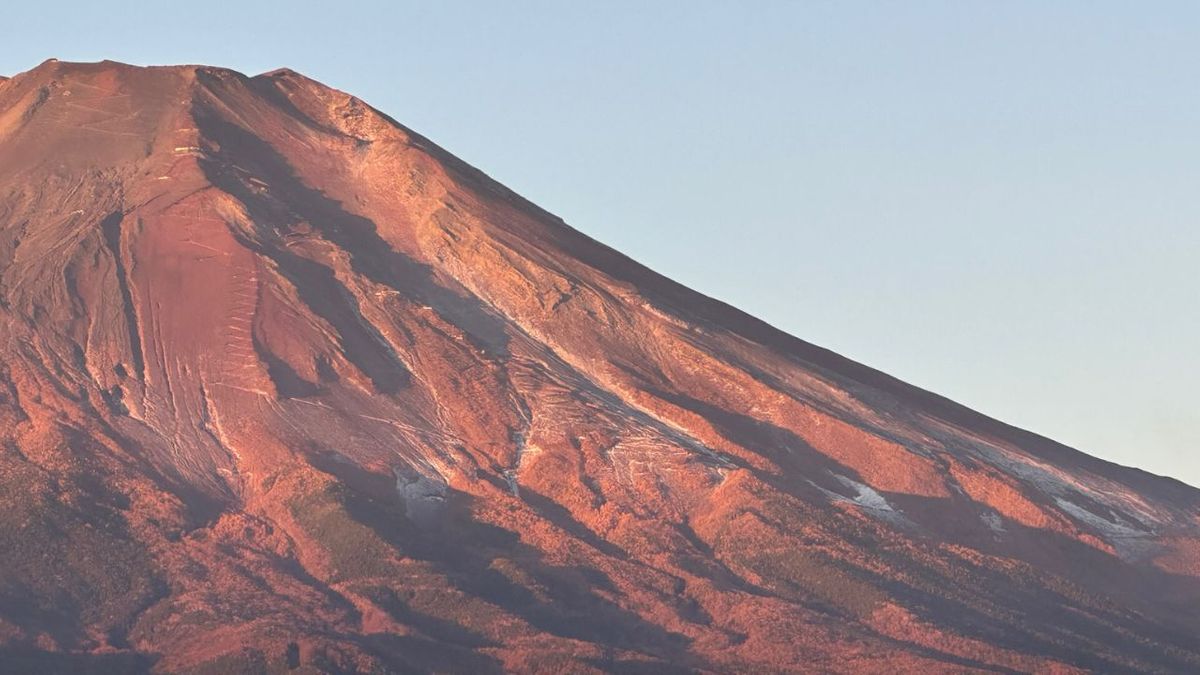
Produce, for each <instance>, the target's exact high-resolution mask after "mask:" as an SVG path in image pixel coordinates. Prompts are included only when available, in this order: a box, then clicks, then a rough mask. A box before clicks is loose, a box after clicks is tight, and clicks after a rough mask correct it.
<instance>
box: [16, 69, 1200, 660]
mask: <svg viewBox="0 0 1200 675" xmlns="http://www.w3.org/2000/svg"><path fill="white" fill-rule="evenodd" d="M880 339H886V336H880ZM1098 367H1102V365H1098ZM1037 377H1038V375H1037V374H1036V373H1031V374H1030V381H1031V383H1032V384H1035V383H1036V379H1037ZM1032 384H1031V386H1032ZM1014 395H1019V393H1016V392H1015V393H1014ZM1111 414H1120V411H1111ZM1197 635H1200V491H1198V490H1196V489H1194V488H1192V487H1189V486H1187V485H1184V484H1183V483H1180V482H1177V481H1174V480H1171V479H1168V478H1161V477H1158V476H1154V475H1150V474H1148V473H1145V472H1142V471H1139V470H1136V469H1131V468H1125V467H1121V466H1117V465H1114V464H1110V463H1108V462H1104V461H1101V460H1099V459H1096V458H1093V457H1090V456H1088V455H1085V454H1083V453H1081V452H1078V451H1076V450H1073V449H1071V448H1068V447H1065V446H1063V445H1060V444H1058V443H1055V442H1053V441H1051V440H1048V439H1046V438H1042V437H1040V436H1037V435H1035V434H1032V433H1029V432H1026V431H1021V430H1019V429H1016V428H1013V427H1010V426H1007V425H1005V424H1002V423H1000V422H998V421H996V420H993V419H990V418H988V417H986V416H984V415H981V414H979V413H976V412H973V411H971V410H968V409H966V408H964V407H962V406H960V405H957V404H955V403H953V402H951V401H949V400H946V399H944V398H941V397H939V396H937V395H934V394H932V393H929V392H926V391H923V390H921V389H918V388H916V387H913V386H910V385H908V384H905V383H903V382H900V381H898V380H896V379H894V378H891V377H889V376H887V375H885V374H883V373H880V372H878V371H875V370H873V369H871V368H868V367H866V366H863V365H860V364H858V363H855V362H853V361H850V360H847V359H845V358H842V357H840V356H838V355H836V354H834V353H831V352H829V351H826V350H824V349H821V348H819V347H816V346H813V345H811V344H808V343H806V342H803V341H801V340H799V339H797V338H795V337H792V336H790V335H787V334H785V333H783V332H781V331H779V330H776V329H774V328H772V327H771V326H769V325H767V324H765V323H763V322H762V321H759V320H757V319H755V318H753V317H750V316H748V315H746V314H744V313H742V312H740V311H738V310H736V309H734V308H732V307H729V306H727V305H724V304H722V303H720V302H717V301H715V300H712V299H710V298H707V297H705V296H703V295H701V294H699V293H696V292H694V291H691V290H689V289H687V288H684V287H682V286H680V285H679V284H676V283H674V282H672V281H670V280H669V279H666V278H664V277H662V276H660V275H658V274H656V273H654V272H653V271H651V270H649V269H647V268H645V267H643V266H642V265H639V264H638V263H636V262H634V261H633V260H631V259H629V258H627V257H625V256H623V255H622V254H620V253H618V252H616V251H614V250H612V249H610V248H607V247H606V246H604V245H602V244H600V243H598V242H596V241H594V240H592V239H590V238H588V237H587V236H585V235H583V234H581V233H579V232H577V231H575V230H573V229H571V228H569V227H568V226H567V225H565V224H564V223H563V222H562V221H561V220H560V219H558V218H556V217H555V216H552V215H551V214H549V213H547V212H545V211H543V210H541V209H539V208H538V207H537V206H535V205H533V204H531V203H530V202H528V201H526V200H524V199H522V198H521V197H520V196H518V195H516V194H514V193H513V192H511V191H509V190H507V189H506V188H504V187H503V186H501V185H499V184H498V183H496V182H495V181H493V180H492V179H490V178H488V177H487V176H485V175H484V174H482V173H481V172H479V171H477V170H476V169H474V168H472V167H471V166H469V165H467V164H466V163H464V162H462V161H460V160H458V159H456V158H455V157H453V156H451V155H450V154H449V153H447V152H446V151H444V150H442V149H441V148H439V147H438V146H436V145H434V144H433V143H431V142H430V141H428V140H426V139H425V138H423V137H421V136H420V135H418V134H416V133H414V132H413V131H410V130H409V129H407V128H405V127H404V126H402V125H401V124H399V123H397V122H396V121H394V120H392V119H391V118H389V117H388V116H386V115H384V114H382V113H380V112H379V111H377V110H375V109H373V108H371V107H370V106H368V105H366V104H365V103H363V102H362V101H360V100H359V99H357V98H355V97H353V96H350V95H347V94H344V93H341V92H339V91H336V90H333V89H331V88H328V87H326V86H324V85H321V84H319V83H317V82H315V81H313V80H310V79H308V78H306V77H304V76H302V75H299V74H297V73H295V72H292V71H289V70H280V71H275V72H270V73H266V74H263V75H258V76H255V77H247V76H245V75H242V74H239V73H237V72H234V71H230V70H225V69H221V68H212V67H202V66H200V67H198V66H177V67H151V68H142V67H134V66H128V65H122V64H117V63H112V62H103V63H98V64H73V63H64V62H59V61H53V60H52V61H48V62H46V63H44V64H42V65H40V66H38V67H37V68H35V69H33V70H31V71H28V72H25V73H22V74H19V75H16V76H13V77H11V78H8V79H0V670H3V671H5V672H39V673H52V672H64V673H65V672H70V673H76V672H102V673H124V672H130V673H141V672H164V673H166V672H169V673H239V672H246V673H257V672H297V673H317V672H364V673H391V672H431V671H433V672H464V673H467V672H469V673H488V672H555V673H568V672H569V673H589V672H627V673H670V672H759V673H770V672H811V671H819V672H1031V671H1037V672H1077V671H1103V672H1128V671H1147V672H1188V671H1190V672H1197V671H1200V640H1197Z"/></svg>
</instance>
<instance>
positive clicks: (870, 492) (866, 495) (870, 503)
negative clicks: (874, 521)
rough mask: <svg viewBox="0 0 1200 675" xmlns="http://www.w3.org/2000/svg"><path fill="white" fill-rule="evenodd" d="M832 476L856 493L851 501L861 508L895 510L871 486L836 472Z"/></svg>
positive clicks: (892, 511)
mask: <svg viewBox="0 0 1200 675" xmlns="http://www.w3.org/2000/svg"><path fill="white" fill-rule="evenodd" d="M833 477H834V478H836V479H837V480H838V482H839V483H841V484H842V485H845V486H846V487H848V488H850V489H851V490H854V491H855V492H856V493H857V494H856V495H855V496H854V497H852V498H851V501H853V502H854V503H855V504H858V505H859V506H861V507H863V508H867V509H875V510H876V511H888V512H891V513H895V512H896V509H894V508H892V505H891V504H889V503H888V500H886V499H884V497H883V495H881V494H879V493H878V492H876V491H875V489H874V488H872V487H871V486H869V485H864V484H863V483H860V482H858V481H856V480H854V479H852V478H847V477H845V476H843V475H840V474H836V473H835V474H833Z"/></svg>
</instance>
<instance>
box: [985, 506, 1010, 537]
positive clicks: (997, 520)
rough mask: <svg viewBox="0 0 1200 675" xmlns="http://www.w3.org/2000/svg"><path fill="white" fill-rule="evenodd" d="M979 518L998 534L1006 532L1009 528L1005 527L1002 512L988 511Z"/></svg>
mask: <svg viewBox="0 0 1200 675" xmlns="http://www.w3.org/2000/svg"><path fill="white" fill-rule="evenodd" d="M979 519H980V520H982V521H983V524H984V525H987V526H988V527H989V528H991V530H992V532H995V533H996V534H1004V533H1006V532H1007V530H1005V529H1004V519H1003V518H1001V517H1000V514H998V513H993V512H991V511H987V512H985V513H981V514H979Z"/></svg>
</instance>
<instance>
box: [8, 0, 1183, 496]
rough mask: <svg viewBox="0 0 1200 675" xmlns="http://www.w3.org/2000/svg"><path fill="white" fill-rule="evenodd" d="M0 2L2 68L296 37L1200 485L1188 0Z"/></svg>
mask: <svg viewBox="0 0 1200 675" xmlns="http://www.w3.org/2000/svg"><path fill="white" fill-rule="evenodd" d="M739 4H740V5H743V7H741V8H738V7H735V5H739ZM651 5H653V6H651ZM0 21H2V23H0V73H4V74H10V75H11V74H13V73H16V72H19V71H22V70H27V69H29V68H31V67H33V66H34V65H36V64H37V63H39V62H41V61H42V60H44V59H46V58H48V57H51V56H53V57H57V58H60V59H64V60H82V61H95V60H100V59H103V58H111V59H115V60H120V61H127V62H132V63H139V64H162V63H207V64H212V65H223V66H229V67H232V68H236V69H238V70H241V71H243V72H247V73H251V74H253V73H257V72H261V71H265V70H268V69H272V68H275V67H279V66H285V65H286V66H289V67H292V68H294V69H296V70H299V71H301V72H304V73H306V74H308V75H310V76H312V77H315V78H316V79H319V80H321V81H323V82H325V83H327V84H330V85H332V86H335V87H338V88H341V89H344V90H347V91H350V92H352V93H355V94H357V95H359V96H360V97H362V98H364V99H365V100H367V101H369V102H370V103H372V104H374V105H375V106H376V107H378V108H381V109H383V110H384V111H386V112H388V113H390V114H391V115H393V116H394V117H396V118H398V119H400V120H401V121H403V122H404V123H406V124H407V125H409V126H411V127H413V128H415V129H416V130H418V131H420V132H422V133H424V134H426V135H427V136H429V137H431V138H432V139H434V140H435V141H437V142H438V143H440V144H441V145H443V146H445V147H446V148H448V149H449V150H451V151H452V152H454V153H456V154H458V155H459V156H460V157H462V158H463V159H465V160H467V161H468V162H470V163H472V164H474V165H476V166H478V167H480V168H481V169H483V170H485V171H487V172H488V173H490V174H491V175H493V176H494V177H496V178H497V179H499V180H500V181H502V182H504V183H506V184H507V185H509V186H510V187H512V188H513V189H515V190H517V191H518V192H520V193H522V194H524V195H525V196H527V197H529V198H531V199H532V200H534V201H536V202H538V203H539V204H541V205H543V206H545V207H546V208H548V209H549V210H551V211H553V212H555V213H557V214H559V215H561V216H562V217H563V218H565V219H566V220H567V222H569V223H571V224H572V225H574V226H575V227H577V228H579V229H581V230H583V231H585V232H587V233H588V234H591V235H593V236H595V237H597V238H599V239H601V240H603V241H605V242H607V243H609V244H611V245H613V246H615V247H617V248H619V249H621V250H623V251H625V252H626V253H629V254H630V255H632V256H634V257H635V258H638V259H639V260H641V261H642V262H645V263H647V264H649V265H650V266H652V267H654V268H656V269H658V270H659V271H661V272H664V273H666V274H668V275H669V276H672V277H674V278H675V279H677V280H679V281H681V282H683V283H685V284H687V285H689V286H692V287H693V288H696V289H698V290H700V291H703V292H705V293H707V294H709V295H713V296H716V297H719V298H721V299H723V300H726V301H728V302H731V303H733V304H735V305H737V306H739V307H741V308H743V309H746V310H748V311H750V312H752V313H754V314H757V315H758V316H761V317H763V318H764V319H766V320H768V321H770V322H771V323H773V324H775V325H777V326H779V327H781V328H783V329H785V330H787V331H789V332H791V333H794V334H796V335H798V336H800V337H802V338H805V339H807V340H810V341H812V342H816V343H818V344H821V345H823V346H826V347H829V348H832V349H834V350H836V351H838V352H841V353H843V354H845V355H847V356H850V357H852V358H855V359H858V360H860V361H864V362H866V363H868V364H870V365H873V366H876V367H878V368H881V369H883V370H885V371H888V372H890V373H892V374H894V375H897V376H899V377H902V378H904V379H906V380H908V381H910V382H912V383H914V384H917V385H920V386H923V387H925V388H928V389H932V390H935V391H938V392H940V393H942V394H945V395H947V396H950V397H951V398H954V399H956V400H958V401H961V402H963V403H965V404H967V405H970V406H972V407H974V408H976V409H978V410H981V411H983V412H986V413H988V414H990V415H993V416H995V417H999V418H1000V419H1003V420H1005V421H1008V422H1011V423H1014V424H1017V425H1019V426H1022V427H1026V428H1029V429H1032V430H1034V431H1037V432H1040V433H1043V434H1046V435H1049V436H1051V437H1053V438H1056V439H1058V440H1061V441H1063V442H1065V443H1068V444H1070V445H1073V446H1075V447H1078V448H1080V449H1082V450H1084V451H1086V452H1089V453H1091V454H1095V455H1099V456H1101V457H1105V458H1107V459H1111V460H1113V461H1117V462H1120V463H1123V464H1132V465H1137V466H1141V467H1144V468H1146V469H1148V470H1151V471H1154V472H1156V473H1162V474H1167V475H1172V476H1175V477H1178V478H1181V479H1183V480H1186V481H1188V482H1190V483H1192V484H1193V485H1200V405H1198V404H1197V396H1196V389H1197V383H1200V356H1198V355H1197V349H1198V348H1200V282H1198V280H1197V267H1198V262H1200V3H1194V2H1152V3H1133V2H1119V3H1117V2H1112V3H1110V2H1065V1H1063V2H1053V3H1046V2H1003V3H1001V2H962V1H946V2H903V3H901V2H876V3H854V2H836V3H834V2H809V3H803V2H778V3H772V2H749V3H732V2H714V3H706V2H696V1H692V2H677V3H668V2H660V3H647V2H630V3H613V2H604V3H601V2H595V3H585V2H537V3H534V2H502V3H501V2H474V3H463V2H430V1H426V2H421V3H406V2H361V3H355V2H321V3H314V2H308V3H305V2H288V3H284V2H279V3H265V2H258V3H256V2H250V1H247V2H237V3H228V4H222V3H218V2H204V3H195V2H189V3H172V2H156V3H145V2H115V1H111V0H110V1H107V2H102V3H95V2H81V1H74V2H71V1H64V2H57V3H36V2H24V3H13V4H12V5H10V6H7V7H5V8H4V10H2V12H0Z"/></svg>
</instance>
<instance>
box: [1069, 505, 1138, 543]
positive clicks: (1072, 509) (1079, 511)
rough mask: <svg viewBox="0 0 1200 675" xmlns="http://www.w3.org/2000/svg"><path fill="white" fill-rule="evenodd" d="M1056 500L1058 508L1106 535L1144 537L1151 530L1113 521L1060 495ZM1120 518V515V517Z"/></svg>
mask: <svg viewBox="0 0 1200 675" xmlns="http://www.w3.org/2000/svg"><path fill="white" fill-rule="evenodd" d="M1054 502H1055V503H1056V504H1058V508H1060V509H1062V510H1063V511H1066V512H1067V513H1069V514H1071V516H1072V517H1074V518H1075V519H1076V520H1080V521H1083V522H1084V523H1086V524H1087V525H1088V527H1091V528H1092V529H1094V530H1096V531H1098V532H1100V533H1101V534H1103V535H1104V536H1106V537H1144V536H1146V535H1148V534H1150V533H1149V532H1146V531H1145V530H1140V529H1138V528H1136V527H1133V526H1131V525H1128V524H1126V523H1124V522H1115V523H1114V522H1113V521H1111V520H1107V519H1105V518H1101V517H1100V516H1098V515H1096V514H1094V513H1092V512H1091V511H1088V510H1087V509H1085V508H1083V507H1082V506H1079V505H1078V504H1076V503H1074V502H1070V501H1067V500H1066V499H1062V498H1060V497H1055V498H1054ZM1118 520H1120V517H1118Z"/></svg>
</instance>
